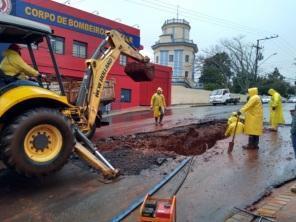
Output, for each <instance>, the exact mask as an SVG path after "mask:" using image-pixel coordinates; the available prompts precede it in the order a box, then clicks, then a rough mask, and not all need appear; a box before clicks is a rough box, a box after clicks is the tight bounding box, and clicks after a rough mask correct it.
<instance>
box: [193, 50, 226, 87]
mask: <svg viewBox="0 0 296 222" xmlns="http://www.w3.org/2000/svg"><path fill="white" fill-rule="evenodd" d="M231 76H232V73H231V69H230V58H229V56H228V55H227V53H225V52H221V53H216V54H215V55H213V56H210V57H208V58H206V59H204V61H203V66H202V70H201V77H200V78H199V81H200V82H201V83H203V84H204V87H205V89H207V90H214V89H219V88H228V87H229V86H230V79H231Z"/></svg>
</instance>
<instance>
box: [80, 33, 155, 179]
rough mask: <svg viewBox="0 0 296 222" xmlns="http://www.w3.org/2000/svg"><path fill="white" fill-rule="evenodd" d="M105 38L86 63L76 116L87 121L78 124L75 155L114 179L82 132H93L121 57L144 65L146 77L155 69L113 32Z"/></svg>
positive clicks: (101, 157)
mask: <svg viewBox="0 0 296 222" xmlns="http://www.w3.org/2000/svg"><path fill="white" fill-rule="evenodd" d="M106 34H107V37H106V39H105V40H104V41H103V42H102V43H101V44H100V45H99V47H98V48H97V49H96V51H95V53H94V55H93V56H92V58H91V59H88V60H86V66H87V70H86V72H85V75H84V78H83V81H82V84H81V87H80V91H79V94H78V98H77V102H76V106H77V108H78V109H77V110H79V111H78V112H76V116H77V115H78V116H80V119H82V120H85V121H80V122H79V123H76V124H75V125H76V127H75V135H76V138H77V140H78V141H77V143H76V144H75V153H76V154H77V155H79V156H80V157H81V158H82V159H84V160H85V161H86V162H88V163H89V164H90V165H91V166H92V167H94V168H95V169H98V170H101V171H102V172H103V175H104V176H105V177H107V178H114V177H116V176H117V175H118V173H119V171H118V170H117V169H115V168H114V167H113V166H112V165H111V164H110V163H109V162H108V161H107V160H106V159H105V158H104V157H103V156H102V155H101V154H100V153H99V151H98V150H97V149H96V148H95V147H94V145H93V144H92V142H91V141H90V140H89V139H88V138H87V137H86V136H85V135H84V134H83V129H86V130H90V129H92V128H93V127H95V124H96V118H97V114H98V109H99V103H100V99H101V96H102V92H103V88H104V84H105V81H106V78H107V75H108V73H109V72H110V70H111V68H112V66H113V65H114V63H115V62H116V60H117V59H118V57H119V56H120V54H124V55H126V56H128V57H131V58H133V59H134V60H136V61H138V62H139V63H142V64H144V66H143V69H148V70H147V73H149V74H150V75H151V67H152V66H146V65H147V64H148V63H149V60H150V59H149V58H148V57H145V56H143V55H142V54H140V53H139V52H138V51H137V50H136V49H134V48H133V47H132V46H130V45H129V44H128V43H127V42H126V41H125V40H124V38H123V37H122V36H121V34H120V33H119V32H117V31H115V30H111V31H109V32H107V33H106ZM152 70H153V68H152ZM135 72H137V73H132V72H131V73H130V74H131V77H132V76H137V75H138V74H139V75H142V76H143V79H145V81H146V80H147V79H149V78H150V77H151V76H150V77H149V78H147V77H145V76H144V75H145V70H139V69H135ZM152 72H153V71H152ZM152 76H153V75H152ZM132 78H133V77H132ZM136 79H137V80H139V79H141V78H139V76H137V77H136ZM81 123H82V124H81ZM81 131H82V132H81ZM81 142H82V143H83V145H82V143H81Z"/></svg>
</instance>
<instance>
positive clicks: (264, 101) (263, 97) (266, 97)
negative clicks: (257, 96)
mask: <svg viewBox="0 0 296 222" xmlns="http://www.w3.org/2000/svg"><path fill="white" fill-rule="evenodd" d="M270 98H271V97H270V96H262V97H261V101H262V103H269V101H270Z"/></svg>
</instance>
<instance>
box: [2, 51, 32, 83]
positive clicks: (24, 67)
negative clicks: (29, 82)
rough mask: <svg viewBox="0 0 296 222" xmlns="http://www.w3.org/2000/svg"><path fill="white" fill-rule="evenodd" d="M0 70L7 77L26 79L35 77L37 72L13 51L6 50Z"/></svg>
mask: <svg viewBox="0 0 296 222" xmlns="http://www.w3.org/2000/svg"><path fill="white" fill-rule="evenodd" d="M3 56H4V58H3V60H2V62H1V64H0V69H2V71H3V72H4V73H5V74H6V75H8V76H16V77H17V78H19V79H26V76H31V77H36V76H37V75H38V71H37V70H35V69H33V68H32V67H31V66H29V65H28V64H27V63H26V62H25V61H24V60H23V59H22V57H21V56H20V55H19V54H18V53H17V52H15V51H13V50H10V49H7V50H5V51H4V53H3Z"/></svg>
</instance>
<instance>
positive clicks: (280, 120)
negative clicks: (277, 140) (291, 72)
mask: <svg viewBox="0 0 296 222" xmlns="http://www.w3.org/2000/svg"><path fill="white" fill-rule="evenodd" d="M268 94H269V95H271V99H270V102H269V110H270V116H269V122H270V125H271V130H273V131H277V128H278V125H279V124H284V123H285V120H284V115H283V106H282V97H281V95H280V94H279V93H278V92H277V91H275V90H274V89H269V90H268Z"/></svg>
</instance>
